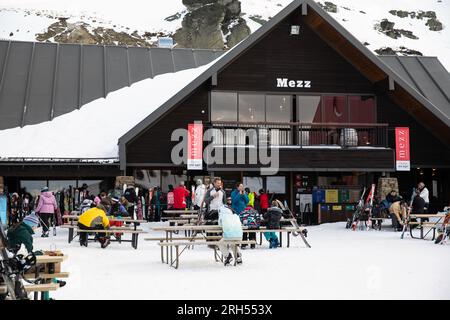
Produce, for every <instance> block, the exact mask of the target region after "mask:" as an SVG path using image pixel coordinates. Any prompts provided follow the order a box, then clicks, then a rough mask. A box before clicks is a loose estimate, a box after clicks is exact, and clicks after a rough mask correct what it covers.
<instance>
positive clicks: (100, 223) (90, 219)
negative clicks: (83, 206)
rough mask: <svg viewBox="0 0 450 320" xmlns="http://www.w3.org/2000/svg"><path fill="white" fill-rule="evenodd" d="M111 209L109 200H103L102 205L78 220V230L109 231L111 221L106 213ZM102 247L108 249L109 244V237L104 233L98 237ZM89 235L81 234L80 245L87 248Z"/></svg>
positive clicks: (90, 210) (85, 213)
mask: <svg viewBox="0 0 450 320" xmlns="http://www.w3.org/2000/svg"><path fill="white" fill-rule="evenodd" d="M110 207H111V202H110V200H109V199H107V198H105V199H103V200H102V201H101V202H100V204H99V205H98V206H97V207H95V208H92V209H89V210H88V211H86V212H84V213H83V214H82V215H81V216H80V218H79V219H78V228H79V229H81V230H99V229H109V223H110V222H109V219H108V217H107V216H106V213H107V212H108V210H109V209H110ZM97 239H98V240H99V242H100V244H101V247H102V248H106V247H107V246H108V245H109V243H110V240H109V237H107V236H106V234H104V233H99V234H98V235H97ZM87 240H88V233H86V232H80V245H81V246H85V247H87Z"/></svg>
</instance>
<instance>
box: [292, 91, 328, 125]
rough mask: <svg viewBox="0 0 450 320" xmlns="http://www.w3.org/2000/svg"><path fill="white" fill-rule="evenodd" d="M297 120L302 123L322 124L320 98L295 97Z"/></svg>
mask: <svg viewBox="0 0 450 320" xmlns="http://www.w3.org/2000/svg"><path fill="white" fill-rule="evenodd" d="M297 120H298V121H299V122H303V123H318V122H322V98H321V97H320V96H297Z"/></svg>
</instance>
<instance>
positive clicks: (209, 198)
mask: <svg viewBox="0 0 450 320" xmlns="http://www.w3.org/2000/svg"><path fill="white" fill-rule="evenodd" d="M226 201H227V195H226V193H225V190H223V189H222V179H220V178H219V177H215V178H214V180H213V187H212V188H210V189H209V190H208V191H207V192H206V194H205V197H204V202H205V204H206V207H207V212H206V213H205V219H206V220H217V219H218V218H219V208H220V207H222V206H223V205H225V204H226Z"/></svg>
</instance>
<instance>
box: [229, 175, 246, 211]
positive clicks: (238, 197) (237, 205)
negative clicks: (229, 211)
mask: <svg viewBox="0 0 450 320" xmlns="http://www.w3.org/2000/svg"><path fill="white" fill-rule="evenodd" d="M248 201H249V199H248V195H247V194H246V193H245V191H244V185H243V184H242V183H237V184H236V189H235V190H233V192H231V203H232V208H233V210H234V211H235V212H236V213H237V214H240V213H241V212H242V211H244V209H245V208H246V207H247V203H248Z"/></svg>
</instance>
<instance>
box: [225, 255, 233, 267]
mask: <svg viewBox="0 0 450 320" xmlns="http://www.w3.org/2000/svg"><path fill="white" fill-rule="evenodd" d="M232 261H233V255H232V254H231V253H229V254H228V256H227V257H226V259H225V261H224V262H223V265H224V266H225V267H227V266H229V265H231V262H232Z"/></svg>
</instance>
